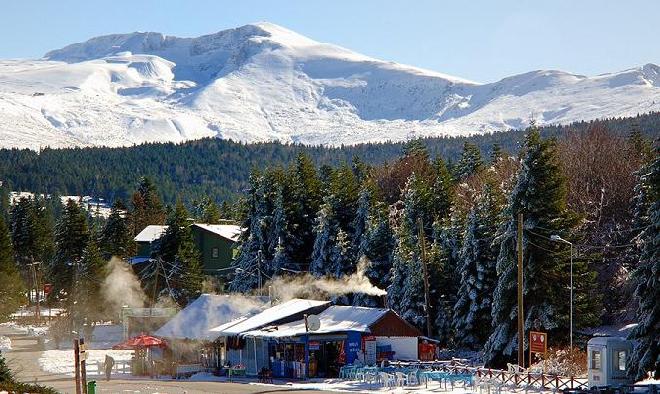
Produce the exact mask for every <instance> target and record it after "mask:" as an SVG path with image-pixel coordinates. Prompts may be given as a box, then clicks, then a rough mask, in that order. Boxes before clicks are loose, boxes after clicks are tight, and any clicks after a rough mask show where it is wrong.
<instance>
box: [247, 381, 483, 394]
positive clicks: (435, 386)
mask: <svg viewBox="0 0 660 394" xmlns="http://www.w3.org/2000/svg"><path fill="white" fill-rule="evenodd" d="M250 384H251V385H254V386H265V387H282V385H278V384H264V383H250ZM286 387H287V388H288V389H290V390H319V391H334V392H351V393H373V392H382V393H408V392H411V391H414V392H415V393H419V394H437V393H438V391H443V392H450V393H455V394H466V393H473V392H474V390H472V389H471V388H469V387H468V388H465V387H462V386H460V385H459V386H455V387H454V388H453V389H452V388H451V386H449V385H448V386H447V390H445V389H444V385H442V386H441V385H440V383H438V382H429V384H428V387H426V386H425V385H424V384H421V385H419V386H406V387H396V388H387V387H382V386H381V385H380V384H377V383H365V382H359V381H347V380H339V379H325V380H322V381H312V382H305V383H288V384H286Z"/></svg>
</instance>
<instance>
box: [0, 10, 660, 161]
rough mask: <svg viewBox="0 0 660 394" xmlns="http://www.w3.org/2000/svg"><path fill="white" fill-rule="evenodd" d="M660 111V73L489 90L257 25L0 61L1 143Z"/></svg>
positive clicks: (100, 42) (372, 132) (306, 136)
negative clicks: (35, 57)
mask: <svg viewBox="0 0 660 394" xmlns="http://www.w3.org/2000/svg"><path fill="white" fill-rule="evenodd" d="M649 111H660V67H658V66H657V65H655V64H647V65H645V66H642V67H638V68H634V69H630V70H625V71H622V72H617V73H612V74H604V75H599V76H595V77H586V76H581V75H574V74H569V73H565V72H561V71H533V72H529V73H526V74H521V75H516V76H512V77H509V78H505V79H503V80H501V81H498V82H495V83H487V84H480V83H475V82H471V81H468V80H464V79H461V78H457V77H452V76H448V75H444V74H440V73H436V72H432V71H428V70H422V69H419V68H415V67H411V66H405V65H401V64H397V63H393V62H386V61H381V60H378V59H373V58H370V57H367V56H363V55H360V54H358V53H355V52H352V51H350V50H348V49H345V48H341V47H338V46H335V45H331V44H324V43H319V42H316V41H313V40H311V39H309V38H306V37H303V36H301V35H299V34H297V33H295V32H292V31H290V30H287V29H285V28H282V27H280V26H277V25H274V24H271V23H257V24H252V25H246V26H242V27H239V28H236V29H230V30H224V31H221V32H219V33H215V34H211V35H206V36H202V37H197V38H178V37H170V36H165V35H162V34H160V33H131V34H116V35H109V36H102V37H96V38H92V39H90V40H89V41H87V42H84V43H78V44H73V45H69V46H67V47H65V48H62V49H58V50H54V51H51V52H49V53H47V54H46V55H45V57H44V59H40V60H6V61H0V146H3V147H28V148H32V149H37V148H39V147H41V146H46V145H48V146H51V147H64V146H88V145H105V146H124V145H132V144H135V143H141V142H147V141H174V142H180V141H185V140H190V139H198V138H202V137H209V136H217V137H219V138H231V139H234V140H241V141H248V142H254V141H265V140H281V141H293V142H301V143H307V144H333V145H336V144H342V143H343V144H355V143H360V142H367V141H384V140H405V139H409V138H414V137H420V136H433V135H443V134H444V135H459V134H472V133H482V132H488V131H496V130H505V129H509V128H519V127H523V126H525V125H526V124H527V122H528V120H529V119H530V118H534V119H536V120H537V121H538V122H539V123H540V124H547V123H568V122H572V121H576V120H589V119H595V118H602V117H611V116H624V115H634V114H637V113H644V112H649Z"/></svg>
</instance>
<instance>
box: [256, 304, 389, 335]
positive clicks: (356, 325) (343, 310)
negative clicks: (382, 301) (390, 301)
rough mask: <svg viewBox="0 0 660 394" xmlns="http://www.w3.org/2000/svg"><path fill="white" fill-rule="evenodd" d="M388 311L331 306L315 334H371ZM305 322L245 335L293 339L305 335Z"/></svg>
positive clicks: (320, 316)
mask: <svg viewBox="0 0 660 394" xmlns="http://www.w3.org/2000/svg"><path fill="white" fill-rule="evenodd" d="M387 312H388V309H383V308H366V307H357V306H331V307H329V308H328V309H326V310H324V311H323V312H321V313H320V314H319V315H318V316H319V320H320V321H321V326H320V328H319V329H318V330H316V331H314V333H315V334H327V333H334V332H344V331H358V332H371V330H370V329H369V327H370V326H371V325H373V324H374V323H376V322H377V321H378V320H380V319H381V318H382V317H383V316H384V315H385V314H386V313H387ZM305 333H306V331H305V321H304V320H298V321H295V322H291V323H286V324H281V325H279V326H277V327H266V328H264V329H260V330H252V331H247V332H244V333H243V335H246V336H255V337H270V338H281V337H292V336H296V335H302V334H305Z"/></svg>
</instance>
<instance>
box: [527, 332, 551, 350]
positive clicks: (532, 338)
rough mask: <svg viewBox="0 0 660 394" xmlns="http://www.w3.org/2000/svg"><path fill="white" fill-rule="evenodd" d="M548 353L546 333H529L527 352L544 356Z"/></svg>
mask: <svg viewBox="0 0 660 394" xmlns="http://www.w3.org/2000/svg"><path fill="white" fill-rule="evenodd" d="M547 351H548V333H545V332H539V331H530V332H529V352H530V353H537V354H539V353H540V354H545V353H546V352H547Z"/></svg>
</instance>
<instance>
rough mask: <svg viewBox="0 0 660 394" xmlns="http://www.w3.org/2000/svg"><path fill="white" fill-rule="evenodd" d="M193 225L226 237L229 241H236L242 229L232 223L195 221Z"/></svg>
mask: <svg viewBox="0 0 660 394" xmlns="http://www.w3.org/2000/svg"><path fill="white" fill-rule="evenodd" d="M193 226H197V227H199V228H201V229H204V230H206V231H209V232H212V233H214V234H217V235H219V236H221V237H223V238H226V239H228V240H230V241H234V242H237V241H238V239H239V237H240V236H241V233H243V230H242V229H241V226H236V225H234V224H205V223H195V224H193Z"/></svg>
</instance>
